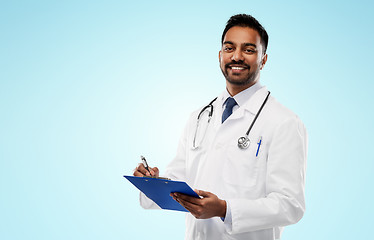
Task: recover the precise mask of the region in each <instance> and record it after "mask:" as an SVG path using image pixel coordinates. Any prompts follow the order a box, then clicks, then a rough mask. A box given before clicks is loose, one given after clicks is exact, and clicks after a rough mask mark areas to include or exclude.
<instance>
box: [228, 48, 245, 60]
mask: <svg viewBox="0 0 374 240" xmlns="http://www.w3.org/2000/svg"><path fill="white" fill-rule="evenodd" d="M231 60H232V61H235V62H239V61H244V57H243V53H242V51H241V50H240V49H239V48H238V49H236V50H235V52H234V53H233V54H232V56H231Z"/></svg>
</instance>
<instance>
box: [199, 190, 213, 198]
mask: <svg viewBox="0 0 374 240" xmlns="http://www.w3.org/2000/svg"><path fill="white" fill-rule="evenodd" d="M194 191H195V192H196V193H197V195H199V196H201V197H210V196H212V195H214V194H213V193H211V192H206V191H203V190H198V189H194Z"/></svg>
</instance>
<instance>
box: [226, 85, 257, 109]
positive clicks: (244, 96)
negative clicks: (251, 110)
mask: <svg viewBox="0 0 374 240" xmlns="http://www.w3.org/2000/svg"><path fill="white" fill-rule="evenodd" d="M260 88H262V85H261V84H260V82H257V83H255V84H254V85H252V86H251V87H249V88H247V89H245V90H243V91H241V92H240V93H238V94H236V95H235V96H231V95H230V93H229V92H228V91H227V88H226V90H225V91H224V92H223V96H222V103H223V104H222V106H224V105H225V103H226V100H227V99H228V98H229V97H233V98H234V99H235V101H236V103H237V104H238V106H239V107H240V106H243V105H244V104H245V103H246V102H247V101H248V99H250V98H251V97H252V96H253V95H254V94H255V92H257V90H259V89H260Z"/></svg>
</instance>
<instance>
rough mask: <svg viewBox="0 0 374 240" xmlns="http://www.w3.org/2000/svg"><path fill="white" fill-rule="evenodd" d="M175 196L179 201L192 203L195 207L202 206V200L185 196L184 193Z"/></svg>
mask: <svg viewBox="0 0 374 240" xmlns="http://www.w3.org/2000/svg"><path fill="white" fill-rule="evenodd" d="M174 196H175V197H176V198H177V199H182V200H183V201H186V202H190V203H192V204H195V205H200V201H201V199H199V198H196V197H192V196H189V195H185V194H182V193H174Z"/></svg>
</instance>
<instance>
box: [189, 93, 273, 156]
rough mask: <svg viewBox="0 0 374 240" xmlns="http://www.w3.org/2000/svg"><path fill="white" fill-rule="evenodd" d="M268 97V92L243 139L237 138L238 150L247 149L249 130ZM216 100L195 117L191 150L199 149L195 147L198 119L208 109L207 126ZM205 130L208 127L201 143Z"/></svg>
mask: <svg viewBox="0 0 374 240" xmlns="http://www.w3.org/2000/svg"><path fill="white" fill-rule="evenodd" d="M269 95H270V92H269V91H268V94H267V96H266V98H265V100H264V102H263V103H262V105H261V107H260V109H259V110H258V112H257V113H256V116H255V118H254V119H253V121H252V123H251V125H250V126H249V128H248V131H247V132H246V133H245V136H244V137H239V139H238V147H239V148H240V149H247V148H248V147H249V145H250V142H251V141H250V140H249V138H248V136H249V133H250V132H251V129H252V127H253V125H254V124H255V122H256V120H257V118H258V116H259V115H260V113H261V111H262V109H263V108H264V106H265V104H266V102H267V100H268V98H269ZM216 100H217V98H215V99H213V100H212V101H211V102H210V103H209V104H208V105H206V106H205V107H203V109H201V111H200V113H199V115H197V123H196V129H195V135H194V138H193V142H192V149H193V150H195V149H197V148H199V146H197V145H196V136H197V130H198V128H199V122H200V119H201V118H200V117H201V115H202V114H203V113H204V112H205V111H206V110H207V109H208V108H209V109H210V110H209V114H208V124H209V122H210V119H211V118H212V115H213V103H214V101H216ZM207 128H208V127H206V128H205V131H204V134H203V137H202V139H201V141H203V139H204V137H205V134H206V130H207Z"/></svg>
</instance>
